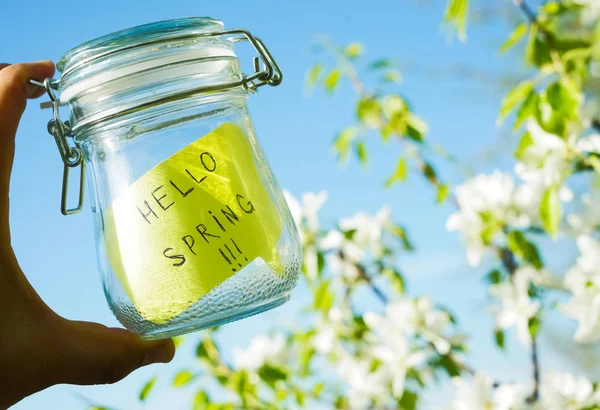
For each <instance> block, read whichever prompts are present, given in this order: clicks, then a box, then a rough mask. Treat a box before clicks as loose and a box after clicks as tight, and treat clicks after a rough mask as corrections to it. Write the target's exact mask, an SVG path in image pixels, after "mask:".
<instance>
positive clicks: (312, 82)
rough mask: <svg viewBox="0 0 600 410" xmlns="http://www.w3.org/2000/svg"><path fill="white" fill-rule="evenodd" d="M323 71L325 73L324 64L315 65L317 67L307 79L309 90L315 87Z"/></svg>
mask: <svg viewBox="0 0 600 410" xmlns="http://www.w3.org/2000/svg"><path fill="white" fill-rule="evenodd" d="M322 71H323V65H322V64H315V66H314V67H313V68H312V70H310V73H309V74H308V78H307V79H306V84H307V86H308V87H309V88H312V87H314V86H315V84H316V83H317V80H318V79H319V76H320V75H321V72H322Z"/></svg>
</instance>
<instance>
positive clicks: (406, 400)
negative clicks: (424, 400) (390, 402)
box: [398, 390, 419, 410]
mask: <svg viewBox="0 0 600 410" xmlns="http://www.w3.org/2000/svg"><path fill="white" fill-rule="evenodd" d="M418 401H419V396H417V394H416V393H413V392H411V391H410V390H404V394H402V398H401V399H400V400H398V406H399V408H400V409H402V410H415V409H416V408H417V402H418Z"/></svg>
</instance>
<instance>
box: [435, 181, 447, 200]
mask: <svg viewBox="0 0 600 410" xmlns="http://www.w3.org/2000/svg"><path fill="white" fill-rule="evenodd" d="M449 193H450V186H449V185H448V184H440V185H438V188H437V198H436V202H437V203H438V204H441V203H443V202H444V201H445V200H446V198H448V194H449Z"/></svg>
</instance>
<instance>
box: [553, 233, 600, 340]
mask: <svg viewBox="0 0 600 410" xmlns="http://www.w3.org/2000/svg"><path fill="white" fill-rule="evenodd" d="M577 246H578V247H579V251H580V252H581V255H580V256H579V257H578V258H577V260H576V262H575V265H574V266H573V267H571V269H569V271H568V272H567V274H566V275H565V280H564V284H565V287H566V288H567V289H569V291H571V293H572V297H571V299H570V301H569V302H568V303H567V304H566V305H565V306H562V309H561V310H562V311H563V312H564V313H565V314H566V315H567V316H569V317H571V318H573V319H575V320H576V321H577V322H578V323H577V324H578V326H577V330H576V332H575V335H574V339H575V340H576V341H578V342H594V341H598V340H600V243H599V242H598V241H596V240H595V239H593V238H591V237H589V236H581V237H579V238H577Z"/></svg>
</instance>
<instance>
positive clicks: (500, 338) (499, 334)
mask: <svg viewBox="0 0 600 410" xmlns="http://www.w3.org/2000/svg"><path fill="white" fill-rule="evenodd" d="M494 341H495V342H496V346H498V347H499V348H500V350H504V332H503V331H502V330H500V329H496V330H495V331H494Z"/></svg>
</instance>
